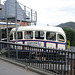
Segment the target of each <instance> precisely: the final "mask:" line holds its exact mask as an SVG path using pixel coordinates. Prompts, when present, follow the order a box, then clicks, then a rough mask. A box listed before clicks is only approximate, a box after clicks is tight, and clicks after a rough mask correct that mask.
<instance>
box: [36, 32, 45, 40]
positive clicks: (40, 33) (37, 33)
mask: <svg viewBox="0 0 75 75" xmlns="http://www.w3.org/2000/svg"><path fill="white" fill-rule="evenodd" d="M35 39H44V32H43V31H36V32H35Z"/></svg>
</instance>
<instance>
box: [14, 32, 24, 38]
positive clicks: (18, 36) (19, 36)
mask: <svg viewBox="0 0 75 75" xmlns="http://www.w3.org/2000/svg"><path fill="white" fill-rule="evenodd" d="M14 37H15V39H16V32H15V33H14ZM22 38H23V35H22V32H17V39H22Z"/></svg>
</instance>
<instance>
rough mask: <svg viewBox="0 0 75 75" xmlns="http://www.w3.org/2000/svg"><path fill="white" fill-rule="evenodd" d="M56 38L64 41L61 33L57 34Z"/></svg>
mask: <svg viewBox="0 0 75 75" xmlns="http://www.w3.org/2000/svg"><path fill="white" fill-rule="evenodd" d="M57 40H58V41H60V42H65V40H64V37H63V36H62V35H61V34H58V35H57Z"/></svg>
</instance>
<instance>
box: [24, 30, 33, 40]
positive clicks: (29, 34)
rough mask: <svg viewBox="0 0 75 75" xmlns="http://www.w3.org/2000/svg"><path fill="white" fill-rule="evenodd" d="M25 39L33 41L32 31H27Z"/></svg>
mask: <svg viewBox="0 0 75 75" xmlns="http://www.w3.org/2000/svg"><path fill="white" fill-rule="evenodd" d="M24 38H25V39H33V32H32V31H25V34H24Z"/></svg>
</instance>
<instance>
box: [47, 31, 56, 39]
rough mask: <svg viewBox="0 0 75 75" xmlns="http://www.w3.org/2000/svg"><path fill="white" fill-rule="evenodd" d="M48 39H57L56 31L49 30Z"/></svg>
mask: <svg viewBox="0 0 75 75" xmlns="http://www.w3.org/2000/svg"><path fill="white" fill-rule="evenodd" d="M46 39H47V40H56V33H54V32H47V33H46Z"/></svg>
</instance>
